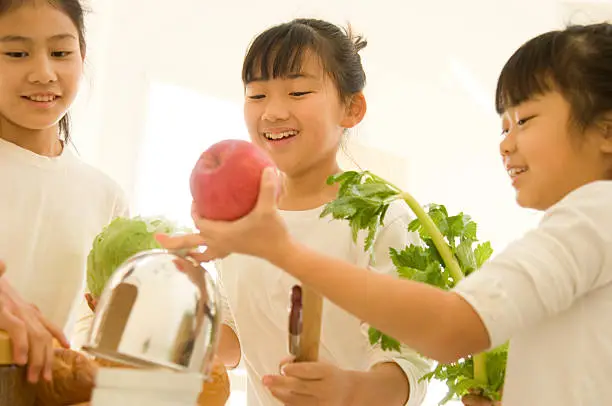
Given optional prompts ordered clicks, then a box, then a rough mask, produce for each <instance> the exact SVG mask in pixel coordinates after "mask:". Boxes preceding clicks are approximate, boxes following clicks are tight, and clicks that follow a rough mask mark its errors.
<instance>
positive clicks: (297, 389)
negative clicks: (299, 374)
mask: <svg viewBox="0 0 612 406" xmlns="http://www.w3.org/2000/svg"><path fill="white" fill-rule="evenodd" d="M263 384H264V385H265V386H266V387H267V388H268V389H270V391H276V392H278V393H280V394H281V395H282V394H296V395H312V393H314V392H313V388H312V385H311V382H308V381H304V380H301V379H298V378H294V377H287V376H281V375H266V376H264V377H263Z"/></svg>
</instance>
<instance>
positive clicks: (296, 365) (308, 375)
mask: <svg viewBox="0 0 612 406" xmlns="http://www.w3.org/2000/svg"><path fill="white" fill-rule="evenodd" d="M283 374H284V375H285V376H288V377H295V378H299V379H302V380H310V381H316V380H322V379H325V378H326V377H327V376H329V375H330V366H328V365H327V364H324V363H322V362H292V363H288V364H285V365H283Z"/></svg>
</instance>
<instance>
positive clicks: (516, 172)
mask: <svg viewBox="0 0 612 406" xmlns="http://www.w3.org/2000/svg"><path fill="white" fill-rule="evenodd" d="M528 170H529V168H528V167H526V166H524V167H517V168H510V169H508V175H510V177H511V178H512V179H514V178H516V177H517V176H519V175H521V174H523V173H525V172H527V171H528Z"/></svg>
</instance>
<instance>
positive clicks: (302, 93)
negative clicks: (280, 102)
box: [289, 92, 312, 97]
mask: <svg viewBox="0 0 612 406" xmlns="http://www.w3.org/2000/svg"><path fill="white" fill-rule="evenodd" d="M310 93H312V92H292V93H289V94H290V95H291V96H294V97H300V96H306V95H307V94H310Z"/></svg>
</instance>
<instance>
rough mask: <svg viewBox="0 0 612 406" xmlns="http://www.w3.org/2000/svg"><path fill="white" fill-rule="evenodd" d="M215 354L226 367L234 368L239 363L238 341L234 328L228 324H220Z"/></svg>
mask: <svg viewBox="0 0 612 406" xmlns="http://www.w3.org/2000/svg"><path fill="white" fill-rule="evenodd" d="M217 356H218V357H219V359H220V360H221V362H223V364H224V365H225V366H226V367H227V368H235V367H237V366H238V364H239V363H240V356H241V353H240V341H238V337H237V336H236V333H234V330H232V329H231V328H230V327H229V326H228V325H226V324H222V325H221V333H220V336H219V346H218V348H217Z"/></svg>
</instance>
